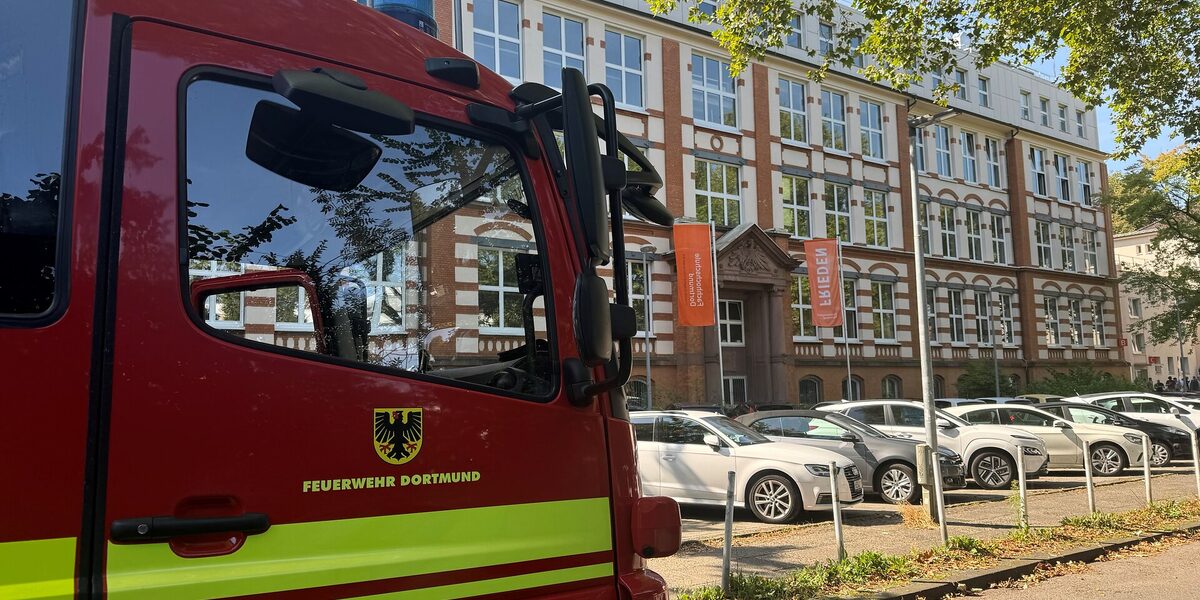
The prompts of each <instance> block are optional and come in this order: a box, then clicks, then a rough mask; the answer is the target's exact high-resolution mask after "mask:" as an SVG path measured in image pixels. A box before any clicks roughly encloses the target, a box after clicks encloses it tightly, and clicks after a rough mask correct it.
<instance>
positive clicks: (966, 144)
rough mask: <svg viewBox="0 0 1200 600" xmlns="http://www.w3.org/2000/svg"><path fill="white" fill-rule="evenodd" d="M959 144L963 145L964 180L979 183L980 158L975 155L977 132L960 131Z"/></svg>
mask: <svg viewBox="0 0 1200 600" xmlns="http://www.w3.org/2000/svg"><path fill="white" fill-rule="evenodd" d="M958 145H959V146H962V148H961V150H962V167H963V181H966V182H967V183H978V182H979V168H978V165H979V160H978V158H977V157H976V156H975V134H974V133H972V132H970V131H959V132H958Z"/></svg>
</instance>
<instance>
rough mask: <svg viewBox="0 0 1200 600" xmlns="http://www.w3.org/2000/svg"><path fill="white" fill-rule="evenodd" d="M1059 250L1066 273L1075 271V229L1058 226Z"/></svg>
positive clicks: (1067, 226)
mask: <svg viewBox="0 0 1200 600" xmlns="http://www.w3.org/2000/svg"><path fill="white" fill-rule="evenodd" d="M1058 249H1059V252H1060V253H1061V255H1062V256H1061V258H1062V262H1061V263H1060V264H1061V266H1062V269H1063V270H1064V271H1074V270H1076V269H1075V228H1074V227H1071V226H1069V225H1059V226H1058Z"/></svg>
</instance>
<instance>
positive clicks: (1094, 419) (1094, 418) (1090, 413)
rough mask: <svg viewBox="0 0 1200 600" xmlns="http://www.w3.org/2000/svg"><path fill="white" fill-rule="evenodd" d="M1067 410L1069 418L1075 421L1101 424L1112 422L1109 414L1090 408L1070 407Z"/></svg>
mask: <svg viewBox="0 0 1200 600" xmlns="http://www.w3.org/2000/svg"><path fill="white" fill-rule="evenodd" d="M1068 412H1070V413H1071V419H1070V420H1071V421H1074V422H1076V423H1098V424H1101V425H1108V424H1110V423H1113V418H1112V416H1111V415H1108V414H1106V413H1102V412H1100V411H1098V410H1092V409H1090V408H1075V407H1071V408H1070V409H1069V411H1068Z"/></svg>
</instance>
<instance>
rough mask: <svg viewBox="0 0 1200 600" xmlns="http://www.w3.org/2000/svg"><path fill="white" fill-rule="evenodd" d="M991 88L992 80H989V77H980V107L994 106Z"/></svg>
mask: <svg viewBox="0 0 1200 600" xmlns="http://www.w3.org/2000/svg"><path fill="white" fill-rule="evenodd" d="M991 86H992V81H991V80H990V79H988V78H987V77H984V76H982V75H980V76H979V105H980V106H991V105H992V97H991V91H992V89H991Z"/></svg>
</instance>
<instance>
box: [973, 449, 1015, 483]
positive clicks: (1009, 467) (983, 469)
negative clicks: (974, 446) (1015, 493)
mask: <svg viewBox="0 0 1200 600" xmlns="http://www.w3.org/2000/svg"><path fill="white" fill-rule="evenodd" d="M1015 476H1016V467H1015V466H1014V463H1013V459H1012V457H1011V456H1009V455H1008V453H1007V452H1001V451H999V450H983V451H981V452H978V453H976V454H975V456H974V457H972V458H971V479H974V480H975V483H977V484H978V485H979V487H981V488H983V489H985V490H1004V489H1008V486H1009V485H1010V484H1011V483H1012V480H1013V477H1015Z"/></svg>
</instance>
